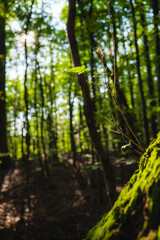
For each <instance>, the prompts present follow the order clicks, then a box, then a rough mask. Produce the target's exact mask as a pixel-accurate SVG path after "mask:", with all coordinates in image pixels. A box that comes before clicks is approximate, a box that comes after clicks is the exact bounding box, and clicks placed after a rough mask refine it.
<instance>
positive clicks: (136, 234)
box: [85, 133, 160, 240]
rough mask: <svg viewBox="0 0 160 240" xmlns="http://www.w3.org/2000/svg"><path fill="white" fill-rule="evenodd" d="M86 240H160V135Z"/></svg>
mask: <svg viewBox="0 0 160 240" xmlns="http://www.w3.org/2000/svg"><path fill="white" fill-rule="evenodd" d="M85 239H86V240H100V239H101V240H102V239H103V240H108V239H109V240H128V239H129V240H136V239H137V240H138V239H139V240H153V239H158V240H160V133H159V134H158V135H157V139H156V140H155V141H154V142H153V143H151V144H150V145H149V147H148V148H147V150H146V152H145V153H144V155H143V156H142V157H141V159H140V163H139V169H138V170H137V171H136V172H135V173H134V174H133V176H132V177H131V179H130V181H129V182H128V183H127V184H126V186H125V188H124V189H123V190H122V192H121V194H120V195H119V197H118V200H117V201H116V202H115V204H114V206H113V208H112V209H111V211H110V212H109V213H108V214H106V215H105V216H104V217H103V218H102V220H101V221H100V222H99V223H98V224H97V225H95V226H94V227H93V228H92V229H91V230H90V231H89V232H88V234H87V236H86V238H85Z"/></svg>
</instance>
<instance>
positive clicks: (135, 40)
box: [130, 0, 149, 144]
mask: <svg viewBox="0 0 160 240" xmlns="http://www.w3.org/2000/svg"><path fill="white" fill-rule="evenodd" d="M130 6H131V12H132V19H133V33H134V44H135V49H136V67H137V74H138V84H139V91H140V96H141V103H142V112H143V122H144V131H145V137H146V143H147V144H148V143H149V128H148V119H147V109H146V100H145V96H144V90H143V83H142V77H141V71H140V57H139V48H138V38H137V24H136V17H135V10H134V6H133V3H132V0H130Z"/></svg>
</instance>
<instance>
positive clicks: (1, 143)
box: [0, 0, 10, 168]
mask: <svg viewBox="0 0 160 240" xmlns="http://www.w3.org/2000/svg"><path fill="white" fill-rule="evenodd" d="M0 6H1V9H2V11H1V13H0V159H1V161H2V165H1V166H2V168H7V167H9V160H10V158H9V152H8V145H7V128H6V91H5V80H6V74H5V67H6V46H5V39H6V34H5V22H6V19H5V14H6V1H5V0H1V1H0Z"/></svg>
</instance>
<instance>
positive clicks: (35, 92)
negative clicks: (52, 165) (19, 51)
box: [34, 52, 44, 175]
mask: <svg viewBox="0 0 160 240" xmlns="http://www.w3.org/2000/svg"><path fill="white" fill-rule="evenodd" d="M35 58H36V59H35V86H34V109H35V118H36V133H37V136H36V138H37V141H36V148H37V151H38V161H39V165H40V167H41V171H42V173H43V175H44V166H43V163H42V156H41V151H40V142H39V139H40V136H39V121H38V109H37V87H38V78H37V52H36V53H35Z"/></svg>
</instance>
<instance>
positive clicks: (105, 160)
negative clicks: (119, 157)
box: [67, 0, 116, 205]
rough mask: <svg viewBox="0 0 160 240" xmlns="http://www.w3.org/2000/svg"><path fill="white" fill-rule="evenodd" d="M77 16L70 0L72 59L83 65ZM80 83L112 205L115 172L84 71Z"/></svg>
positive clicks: (89, 125) (68, 30)
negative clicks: (99, 126) (100, 134)
mask: <svg viewBox="0 0 160 240" xmlns="http://www.w3.org/2000/svg"><path fill="white" fill-rule="evenodd" d="M75 18H76V1H75V0H69V13H68V21H67V33H68V41H69V44H70V50H71V56H72V61H73V64H74V66H75V67H77V66H81V61H80V56H79V51H78V45H77V40H76V36H75V29H74V25H75ZM77 78H78V83H79V85H80V87H81V90H82V95H83V101H84V114H85V117H86V122H87V125H88V128H89V132H90V136H91V140H92V142H93V145H94V148H95V150H96V153H97V156H98V158H99V159H100V160H101V163H102V166H103V171H104V176H105V181H106V188H107V191H108V194H109V200H110V203H111V205H112V204H113V203H114V202H115V200H116V186H115V178H114V174H113V166H112V164H111V163H110V160H109V157H108V156H107V155H106V152H105V151H104V149H103V146H102V143H101V139H100V136H99V134H98V132H97V128H96V122H95V118H94V111H93V106H92V101H91V98H90V91H89V87H88V84H87V81H86V78H85V75H84V73H83V74H80V75H77Z"/></svg>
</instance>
